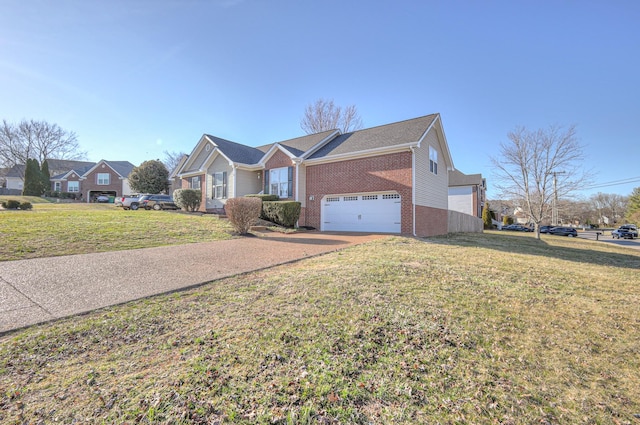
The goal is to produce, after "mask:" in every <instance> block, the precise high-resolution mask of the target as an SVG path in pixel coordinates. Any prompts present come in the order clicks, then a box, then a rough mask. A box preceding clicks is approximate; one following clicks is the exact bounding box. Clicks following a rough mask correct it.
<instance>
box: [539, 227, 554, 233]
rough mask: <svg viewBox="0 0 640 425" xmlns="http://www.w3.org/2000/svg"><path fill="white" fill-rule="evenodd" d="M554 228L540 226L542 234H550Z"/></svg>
mask: <svg viewBox="0 0 640 425" xmlns="http://www.w3.org/2000/svg"><path fill="white" fill-rule="evenodd" d="M552 228H553V226H540V233H549V230H551V229H552Z"/></svg>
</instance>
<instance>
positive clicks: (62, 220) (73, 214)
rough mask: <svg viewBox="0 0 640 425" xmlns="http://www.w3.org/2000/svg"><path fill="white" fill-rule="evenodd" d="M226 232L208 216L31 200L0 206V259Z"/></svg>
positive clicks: (178, 241) (180, 240) (228, 233)
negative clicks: (22, 205) (27, 204)
mask: <svg viewBox="0 0 640 425" xmlns="http://www.w3.org/2000/svg"><path fill="white" fill-rule="evenodd" d="M7 198H12V199H15V198H16V197H7ZM36 199H39V198H36ZM231 231H232V229H231V227H230V225H229V224H228V223H227V222H226V221H224V220H218V219H217V217H216V216H214V215H196V214H182V213H176V212H168V211H144V210H140V211H124V210H122V208H117V207H115V206H114V205H113V204H86V203H34V205H33V210H31V211H18V210H0V240H2V244H0V261H6V260H18V259H27V258H38V257H51V256H57V255H68V254H81V253H82V254H84V253H90V252H104V251H116V250H125V249H135V248H147V247H153V246H161V245H176V244H183V243H192V242H207V241H214V240H220V239H228V238H231Z"/></svg>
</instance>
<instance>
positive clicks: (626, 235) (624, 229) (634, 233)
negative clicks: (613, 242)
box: [611, 224, 638, 239]
mask: <svg viewBox="0 0 640 425" xmlns="http://www.w3.org/2000/svg"><path fill="white" fill-rule="evenodd" d="M611 237H612V238H613V239H620V238H623V239H634V238H637V237H638V228H637V227H636V226H635V225H633V224H625V225H622V226H620V227H618V228H617V229H616V230H613V231H612V232H611Z"/></svg>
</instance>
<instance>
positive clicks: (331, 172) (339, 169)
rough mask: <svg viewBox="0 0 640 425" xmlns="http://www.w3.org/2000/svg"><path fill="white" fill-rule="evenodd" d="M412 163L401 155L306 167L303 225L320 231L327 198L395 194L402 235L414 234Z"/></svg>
mask: <svg viewBox="0 0 640 425" xmlns="http://www.w3.org/2000/svg"><path fill="white" fill-rule="evenodd" d="M411 159H412V158H411V152H400V153H395V154H390V155H382V156H376V157H371V158H363V159H353V160H348V161H341V162H334V163H329V164H321V165H311V166H307V187H306V189H307V200H306V203H307V206H306V208H304V209H303V211H302V213H301V219H300V223H304V225H306V226H313V227H315V228H317V229H320V212H321V205H322V204H321V201H322V197H323V196H325V195H337V194H345V193H360V192H380V191H391V190H393V191H396V192H398V193H399V194H400V196H401V197H402V204H401V215H402V225H401V231H402V233H403V234H412V232H413V224H412V222H413V208H412V204H411V200H412V191H411V162H412V161H411ZM310 197H313V200H310ZM445 220H446V215H445ZM445 229H446V225H445Z"/></svg>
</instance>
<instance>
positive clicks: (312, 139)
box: [258, 130, 336, 157]
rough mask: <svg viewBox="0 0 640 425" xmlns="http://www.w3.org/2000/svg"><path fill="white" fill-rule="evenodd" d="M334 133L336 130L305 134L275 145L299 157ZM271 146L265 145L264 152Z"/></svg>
mask: <svg viewBox="0 0 640 425" xmlns="http://www.w3.org/2000/svg"><path fill="white" fill-rule="evenodd" d="M335 132H336V130H327V131H323V132H321V133H314V134H307V135H306V136H301V137H296V138H295V139H289V140H285V141H283V142H277V143H278V144H279V145H280V146H282V147H283V148H285V149H286V150H288V151H289V152H291V153H292V154H293V155H294V156H297V157H301V156H302V155H303V154H304V153H305V152H307V151H308V150H309V149H311V148H312V147H314V146H315V145H317V144H318V143H320V142H321V141H323V140H324V139H326V138H327V137H329V135H331V134H332V133H335ZM273 145H275V143H272V144H270V145H266V146H265V147H266V150H265V151H264V152H267V151H268V150H269V149H270V148H271V146H273ZM258 149H260V148H258Z"/></svg>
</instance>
